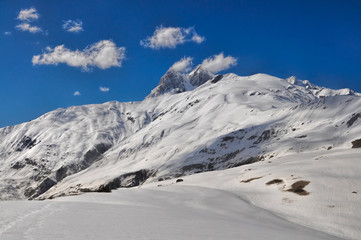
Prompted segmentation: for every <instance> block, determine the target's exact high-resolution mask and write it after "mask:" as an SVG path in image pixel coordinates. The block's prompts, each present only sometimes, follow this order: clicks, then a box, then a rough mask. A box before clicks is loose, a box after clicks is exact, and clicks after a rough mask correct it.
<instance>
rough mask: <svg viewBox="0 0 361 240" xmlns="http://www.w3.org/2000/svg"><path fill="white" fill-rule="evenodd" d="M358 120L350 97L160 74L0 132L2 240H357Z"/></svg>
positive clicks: (359, 109)
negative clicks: (113, 96) (147, 87)
mask: <svg viewBox="0 0 361 240" xmlns="http://www.w3.org/2000/svg"><path fill="white" fill-rule="evenodd" d="M360 123H361V94H359V93H356V92H353V91H352V90H350V89H340V90H332V89H327V88H323V87H319V86H315V85H312V84H311V83H310V82H309V81H306V80H304V81H302V80H299V79H297V78H295V77H290V78H288V79H280V78H277V77H273V76H269V75H266V74H256V75H252V76H246V77H241V76H237V75H235V74H232V73H230V74H224V75H214V74H211V73H209V72H207V71H205V70H203V69H202V68H200V67H199V66H198V67H197V68H195V69H194V70H193V71H192V72H191V73H190V74H188V75H186V74H181V73H179V72H175V71H173V70H169V71H168V72H167V73H166V74H165V75H164V76H163V77H162V79H161V81H160V83H159V85H158V86H157V87H156V88H155V89H153V90H152V91H151V93H150V95H149V96H148V97H146V98H145V99H144V100H143V101H141V102H129V103H119V102H116V101H114V102H108V103H104V104H94V105H85V106H74V107H70V108H66V109H57V110H55V111H52V112H49V113H46V114H44V115H43V116H41V117H39V118H37V119H35V120H33V121H30V122H28V123H23V124H20V125H17V126H9V127H6V128H2V129H0V199H1V200H8V201H3V202H0V239H100V238H102V239H265V238H269V239H361V184H360V183H361V174H360V173H361V165H360V148H361V124H360ZM177 179H182V180H183V181H180V180H179V182H177V183H176V181H177ZM115 189H117V190H115ZM110 191H112V193H104V192H110ZM89 192H97V193H89ZM100 192H102V193H100ZM80 194H82V195H80ZM73 195H76V196H73ZM25 199H29V200H44V201H14V200H25Z"/></svg>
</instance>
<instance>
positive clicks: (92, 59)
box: [32, 40, 125, 71]
mask: <svg viewBox="0 0 361 240" xmlns="http://www.w3.org/2000/svg"><path fill="white" fill-rule="evenodd" d="M124 59H125V48H124V47H117V46H116V45H115V43H114V42H113V41H111V40H102V41H99V42H97V43H94V44H92V45H90V46H88V47H86V48H85V49H84V50H82V51H80V50H75V51H72V50H70V49H68V48H66V47H65V46H64V45H59V46H56V47H55V48H51V47H47V48H46V51H45V53H43V54H40V55H35V56H33V58H32V63H33V65H58V64H59V63H64V64H67V65H68V66H71V67H80V68H81V69H82V70H83V71H89V70H90V69H91V68H92V67H98V68H100V69H107V68H110V67H121V65H122V62H123V60H124Z"/></svg>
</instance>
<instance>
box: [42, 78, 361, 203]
mask: <svg viewBox="0 0 361 240" xmlns="http://www.w3.org/2000/svg"><path fill="white" fill-rule="evenodd" d="M290 86H291V87H292V88H290ZM302 90H303V89H302V87H299V86H292V85H289V83H288V82H287V81H284V80H282V79H278V78H274V77H270V76H267V75H263V74H258V75H254V76H251V77H238V76H236V75H233V74H229V75H225V76H223V78H222V80H221V81H218V82H216V83H212V80H210V81H209V82H207V83H205V84H203V85H201V86H200V87H198V88H197V89H195V90H193V91H188V92H184V93H180V94H166V95H162V96H159V97H156V98H147V99H146V100H145V101H144V102H142V104H144V106H146V108H147V109H148V110H152V111H151V113H149V115H150V116H151V122H150V123H149V124H148V125H146V126H144V128H142V129H140V130H139V131H137V132H136V133H134V134H133V135H131V136H129V137H128V138H127V139H125V140H124V141H122V142H121V143H120V144H119V145H117V146H114V147H113V148H111V149H110V150H109V151H108V152H107V153H106V154H105V156H104V158H102V159H101V160H99V161H98V162H97V163H95V164H93V165H91V166H90V167H89V168H87V169H86V170H84V171H81V172H79V173H77V174H74V175H72V176H69V177H67V178H66V179H64V180H63V181H61V182H60V183H58V184H57V185H56V186H54V187H53V188H51V189H50V190H49V191H47V192H46V193H45V194H44V195H42V196H41V198H46V197H56V196H61V195H64V194H65V195H68V194H76V193H79V192H86V191H109V190H110V189H115V188H117V187H130V186H136V185H139V184H142V183H143V182H145V181H148V182H149V181H159V180H162V179H169V178H175V177H179V176H183V175H189V174H194V173H198V172H204V171H212V170H217V169H225V168H231V167H236V166H239V165H242V164H249V163H253V162H257V161H262V160H263V161H264V160H267V159H269V158H273V157H275V156H282V155H286V154H290V153H298V152H304V151H321V150H324V149H328V148H340V149H343V148H346V149H349V148H351V145H352V144H351V142H352V141H353V140H355V139H357V138H358V136H359V135H360V133H361V128H360V127H359V126H358V125H357V124H355V125H354V124H353V125H351V126H348V124H347V122H349V121H350V119H352V118H353V115H352V114H355V113H357V111H358V107H359V106H360V104H361V99H360V98H359V97H357V96H334V97H328V98H321V99H318V98H315V97H314V96H313V95H312V93H309V92H308V91H305V92H303V91H302ZM359 120H361V118H360V119H357V120H356V121H359Z"/></svg>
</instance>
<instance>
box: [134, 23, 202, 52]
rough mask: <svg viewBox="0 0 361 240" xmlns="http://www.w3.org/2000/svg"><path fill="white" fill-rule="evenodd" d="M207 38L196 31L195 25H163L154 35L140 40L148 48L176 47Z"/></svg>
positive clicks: (199, 41)
mask: <svg viewBox="0 0 361 240" xmlns="http://www.w3.org/2000/svg"><path fill="white" fill-rule="evenodd" d="M204 40H205V38H204V37H201V36H200V35H198V34H197V33H196V31H195V30H194V28H193V27H190V28H180V27H163V26H159V27H157V28H156V30H155V31H154V33H153V36H151V37H147V38H146V39H143V40H141V41H140V45H141V46H143V47H146V48H153V49H160V48H175V47H176V46H177V45H179V44H183V43H185V42H196V43H201V42H203V41H204Z"/></svg>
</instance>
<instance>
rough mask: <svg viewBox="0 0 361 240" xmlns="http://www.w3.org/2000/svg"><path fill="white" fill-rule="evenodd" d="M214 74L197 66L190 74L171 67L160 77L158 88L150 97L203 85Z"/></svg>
mask: <svg viewBox="0 0 361 240" xmlns="http://www.w3.org/2000/svg"><path fill="white" fill-rule="evenodd" d="M213 76H214V74H212V73H211V72H208V71H207V70H205V69H203V68H201V65H199V66H197V67H196V68H195V69H194V70H193V71H192V72H190V73H189V74H183V73H180V72H178V71H175V70H173V69H172V68H171V69H169V70H168V71H167V72H166V74H165V75H164V76H163V77H162V78H161V79H160V82H159V84H158V86H157V87H156V88H154V89H153V90H152V92H151V93H150V94H149V95H148V97H157V96H159V95H162V94H165V93H181V92H185V91H190V90H193V89H194V88H196V87H198V86H200V85H202V84H203V83H205V82H206V81H208V80H209V79H211V78H212V77H213Z"/></svg>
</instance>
